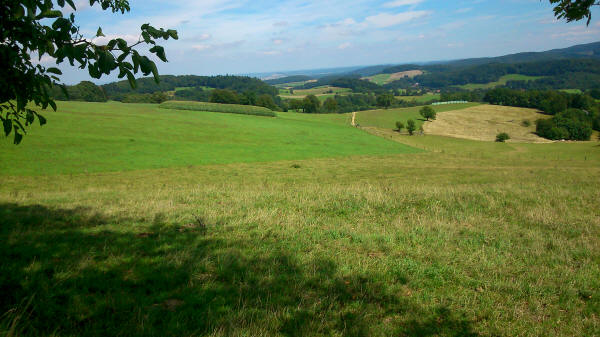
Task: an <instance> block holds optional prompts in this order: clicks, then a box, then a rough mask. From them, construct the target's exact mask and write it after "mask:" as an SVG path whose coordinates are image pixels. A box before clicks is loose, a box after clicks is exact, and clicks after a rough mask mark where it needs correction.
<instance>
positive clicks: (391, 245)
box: [0, 102, 600, 337]
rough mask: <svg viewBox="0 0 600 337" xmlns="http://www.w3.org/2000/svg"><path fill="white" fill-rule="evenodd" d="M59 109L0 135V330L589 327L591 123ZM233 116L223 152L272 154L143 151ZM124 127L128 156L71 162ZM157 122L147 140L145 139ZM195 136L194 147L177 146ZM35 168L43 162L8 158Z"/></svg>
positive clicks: (593, 254)
mask: <svg viewBox="0 0 600 337" xmlns="http://www.w3.org/2000/svg"><path fill="white" fill-rule="evenodd" d="M59 108H60V110H59V112H58V113H50V112H48V113H46V115H48V117H49V123H50V124H49V125H47V126H45V127H44V128H43V129H41V130H40V129H39V128H34V129H32V132H31V134H30V135H29V136H27V137H26V138H25V140H24V144H23V145H22V147H19V148H16V149H17V150H18V151H19V152H20V153H22V154H23V156H22V157H14V154H13V153H12V152H11V149H12V148H15V147H14V146H12V145H9V144H8V140H5V142H4V143H3V144H1V146H2V149H1V152H0V153H2V155H3V158H2V161H1V162H0V163H2V169H1V170H0V178H1V179H2V184H0V223H1V224H2V226H0V241H1V242H2V243H3V244H2V245H0V260H1V261H2V263H1V264H0V268H1V269H0V271H1V272H0V288H1V289H3V296H1V297H0V313H1V314H3V315H2V318H1V319H0V331H2V332H3V333H4V332H5V331H7V330H8V327H9V326H14V331H15V333H14V334H15V335H19V336H47V335H54V336H107V335H109V336H114V335H122V336H141V335H144V336H145V335H148V336H190V335H207V336H323V335H328V336H515V335H518V336H541V335H543V336H550V337H553V336H574V335H583V336H594V335H597V333H598V331H599V330H600V263H599V262H600V217H599V216H598V212H597V209H598V200H599V198H600V192H599V191H600V188H599V187H600V146H598V143H597V142H581V143H567V142H564V143H563V142H557V143H551V144H529V143H503V144H499V143H494V142H480V141H472V140H466V139H458V138H450V137H442V136H434V135H426V136H423V137H416V136H415V137H409V136H406V135H400V134H398V133H397V132H393V131H392V130H391V128H374V127H371V128H369V131H370V132H372V133H374V134H376V135H377V136H379V137H380V138H375V137H374V136H369V135H366V134H365V132H363V131H360V130H357V129H354V128H351V127H348V126H344V123H345V122H344V118H346V117H347V115H346V114H345V115H318V114H294V113H282V114H280V115H279V117H278V118H261V117H253V116H243V115H231V114H219V113H199V112H192V111H177V110H164V109H158V108H157V106H153V105H137V104H131V105H129V104H116V103H115V104H98V103H95V104H90V103H75V102H73V103H61V105H60V107H59ZM436 110H437V109H436ZM417 111H418V109H417ZM396 113H401V112H396ZM417 113H418V112H417ZM404 114H408V112H406V111H405V112H404V113H403V114H402V115H404ZM361 116H362V113H359V114H358V118H359V121H360V118H361ZM367 116H368V114H367ZM394 121H395V118H394ZM264 123H274V124H264ZM383 124H384V125H385V123H383ZM286 125H287V127H286ZM302 125H304V126H306V127H305V128H303V127H301V126H302ZM346 125H347V124H346ZM96 126H97V127H96ZM225 127H230V128H231V129H226V128H225ZM281 128H284V130H283V132H281V133H279V134H277V133H275V134H274V132H275V131H274V130H279V129H281ZM79 130H81V131H79ZM244 130H256V131H257V133H256V136H252V137H250V136H249V135H247V134H245V136H244V137H242V138H236V139H234V142H235V143H236V144H237V145H238V146H240V147H242V148H240V149H238V151H237V152H236V155H235V156H234V157H235V159H238V160H239V159H243V156H244V155H245V151H252V149H254V148H256V147H260V148H261V149H262V150H264V151H267V152H273V151H275V152H274V153H272V154H271V157H270V159H271V160H278V161H272V162H246V163H243V162H237V163H232V162H230V163H223V164H214V165H203V166H183V165H180V164H181V162H180V161H172V162H165V163H164V164H165V165H166V166H161V167H162V168H152V167H148V166H147V165H146V163H147V162H148V161H152V160H154V159H155V157H161V158H164V157H170V156H172V155H173V152H174V151H177V149H183V150H187V151H190V152H192V154H193V157H195V158H196V160H198V157H202V156H210V155H211V153H218V154H219V155H223V154H222V153H221V152H220V151H219V150H218V149H214V147H215V146H216V144H218V143H219V142H226V141H229V138H230V137H235V136H236V135H238V133H240V132H245V131H244ZM292 130H296V131H300V132H306V133H307V135H306V136H302V137H300V136H298V135H296V134H294V133H292V132H291V131H292ZM341 130H344V131H341ZM41 131H43V132H41ZM132 132H138V135H139V136H141V135H142V134H145V135H146V137H147V139H145V141H146V143H144V144H142V145H143V146H140V147H137V148H131V149H130V150H131V151H130V152H129V153H128V157H127V158H128V160H130V161H132V162H133V163H136V164H135V165H133V166H136V167H138V168H141V169H138V170H129V168H128V167H127V166H124V162H123V161H110V159H111V157H108V156H100V157H101V159H102V160H99V161H97V162H90V158H91V157H92V156H91V155H90V156H88V154H89V153H90V152H92V155H95V156H96V157H97V156H99V154H97V153H94V152H95V151H96V150H95V149H94V146H92V145H93V143H91V139H95V138H99V141H102V142H103V143H104V147H103V148H106V147H107V144H108V145H111V147H112V148H113V149H112V150H111V151H112V152H111V156H112V157H119V156H120V155H121V154H120V153H121V151H122V148H121V145H119V144H120V143H121V141H122V140H128V138H129V135H130V133H132ZM199 133H200V134H203V133H204V134H206V135H207V137H206V138H205V139H196V138H195V137H196V135H198V134H199ZM322 133H326V134H327V137H325V136H323V135H322ZM366 136H369V137H366ZM363 137H366V138H363ZM381 138H387V139H388V140H387V141H386V140H384V139H381ZM294 139H295V140H298V141H299V140H302V141H304V142H310V141H312V140H317V141H319V142H320V143H319V144H314V146H312V147H311V151H312V154H313V155H314V154H317V153H321V154H322V152H323V151H325V150H324V149H327V148H330V149H332V150H333V151H332V153H335V152H337V153H338V155H339V154H343V152H342V151H341V150H340V148H343V146H344V144H346V143H350V144H349V147H350V148H353V150H354V151H357V149H360V146H358V145H357V144H356V143H352V142H354V141H356V140H357V139H363V141H364V139H369V140H372V139H376V140H378V141H377V142H373V143H370V144H367V145H368V146H369V149H370V151H377V149H380V148H381V147H384V146H386V145H385V144H388V143H392V144H393V142H397V144H398V145H399V146H401V147H402V148H408V149H413V148H416V149H421V150H423V151H422V152H419V153H414V154H401V153H388V154H386V155H372V154H371V155H369V154H363V155H356V154H355V155H352V156H349V155H346V156H336V157H335V158H315V157H311V158H307V159H303V160H302V159H300V158H298V157H300V156H296V157H295V158H291V159H290V160H285V159H286V158H285V156H282V155H278V153H277V151H278V150H277V149H273V148H272V145H273V143H277V144H279V143H283V142H286V141H290V140H294ZM59 140H60V142H59ZM165 140H168V141H169V142H170V144H169V145H170V146H168V147H165V148H163V149H161V151H156V149H155V148H153V147H152V145H151V144H152V142H163V141H165ZM202 142H208V144H207V146H206V147H204V152H201V151H198V152H193V151H197V149H199V148H200V149H201V148H203V145H202ZM135 143H138V142H137V141H136V142H135ZM188 143H189V145H187V144H188ZM127 144H129V143H127ZM32 146H34V147H33V149H36V150H37V152H32ZM211 151H212V152H211ZM282 151H285V152H290V151H299V149H297V148H294V147H290V145H289V144H288V145H286V146H283V150H282ZM354 153H356V152H354ZM66 154H68V156H67V155H66ZM6 155H8V156H9V157H4V156H6ZM48 157H51V158H52V159H53V161H52V162H49V161H47V158H48ZM5 158H7V160H5ZM28 158H29V159H28ZM107 160H109V162H106V161H107ZM71 162H78V163H82V164H86V165H95V166H94V168H95V169H96V171H95V172H93V173H74V174H69V172H68V170H66V169H65V170H63V172H62V173H64V174H59V173H61V172H60V171H59V170H57V169H56V167H55V166H58V167H61V168H62V167H66V168H69V167H70V166H71V165H72V164H71ZM103 164H110V165H112V166H108V165H105V166H103ZM167 164H168V165H167ZM37 169H39V170H41V172H43V173H44V175H39V176H28V175H27V172H30V171H36V170H37ZM80 172H82V171H80ZM19 317H23V318H26V319H20V320H19Z"/></svg>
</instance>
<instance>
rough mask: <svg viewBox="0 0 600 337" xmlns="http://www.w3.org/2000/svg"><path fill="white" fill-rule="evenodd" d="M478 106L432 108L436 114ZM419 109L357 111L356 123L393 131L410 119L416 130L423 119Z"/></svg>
mask: <svg viewBox="0 0 600 337" xmlns="http://www.w3.org/2000/svg"><path fill="white" fill-rule="evenodd" d="M477 105H479V104H478V103H465V104H448V105H439V106H435V107H433V108H434V110H435V111H437V112H443V111H451V110H459V109H464V108H468V107H473V106H477ZM420 109H421V107H412V108H398V109H380V110H369V111H359V112H357V113H356V123H358V124H359V125H360V126H363V127H368V126H373V127H378V128H384V129H395V128H396V122H397V121H401V122H403V123H404V125H406V121H407V120H409V119H412V120H414V121H415V123H416V125H417V128H419V127H420V126H421V125H422V124H423V117H422V116H421V115H420V114H419V110H420Z"/></svg>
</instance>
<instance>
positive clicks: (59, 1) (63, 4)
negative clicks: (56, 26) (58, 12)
mask: <svg viewBox="0 0 600 337" xmlns="http://www.w3.org/2000/svg"><path fill="white" fill-rule="evenodd" d="M56 3H58V5H59V6H60V7H65V0H57V1H56Z"/></svg>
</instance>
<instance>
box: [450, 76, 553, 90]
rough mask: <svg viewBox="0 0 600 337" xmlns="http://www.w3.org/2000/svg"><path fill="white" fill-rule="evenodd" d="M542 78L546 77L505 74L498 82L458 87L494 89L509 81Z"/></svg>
mask: <svg viewBox="0 0 600 337" xmlns="http://www.w3.org/2000/svg"><path fill="white" fill-rule="evenodd" d="M540 78H544V77H543V76H527V75H519V74H510V75H504V76H502V77H500V79H499V80H498V81H496V82H490V83H486V84H474V83H472V84H465V85H460V86H458V87H460V88H462V89H465V90H477V89H492V88H495V87H497V86H500V85H505V84H506V82H508V81H533V80H537V79H540Z"/></svg>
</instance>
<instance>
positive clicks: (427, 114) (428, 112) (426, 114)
mask: <svg viewBox="0 0 600 337" xmlns="http://www.w3.org/2000/svg"><path fill="white" fill-rule="evenodd" d="M419 113H420V114H421V116H423V118H425V119H426V120H430V119H435V118H436V116H437V113H436V112H435V110H433V108H432V107H430V106H428V105H427V106H424V107H423V108H421V110H420V111H419Z"/></svg>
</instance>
